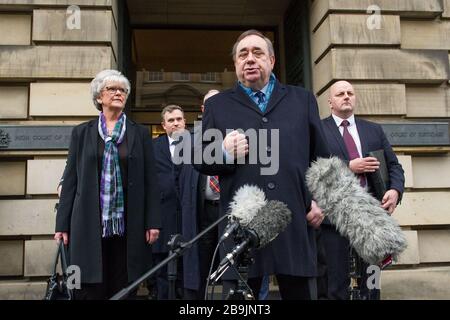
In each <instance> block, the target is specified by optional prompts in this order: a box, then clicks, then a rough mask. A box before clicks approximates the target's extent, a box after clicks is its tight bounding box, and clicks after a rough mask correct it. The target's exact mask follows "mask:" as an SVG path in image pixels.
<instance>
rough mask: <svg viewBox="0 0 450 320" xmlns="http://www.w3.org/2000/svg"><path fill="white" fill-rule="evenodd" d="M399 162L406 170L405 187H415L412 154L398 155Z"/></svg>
mask: <svg viewBox="0 0 450 320" xmlns="http://www.w3.org/2000/svg"><path fill="white" fill-rule="evenodd" d="M397 158H398V162H399V163H400V164H401V165H402V168H403V171H405V188H413V187H414V174H413V170H412V158H411V156H401V155H397Z"/></svg>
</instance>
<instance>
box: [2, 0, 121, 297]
mask: <svg viewBox="0 0 450 320" xmlns="http://www.w3.org/2000/svg"><path fill="white" fill-rule="evenodd" d="M75 4H76V5H78V6H79V8H80V11H79V13H80V14H79V18H80V20H79V25H78V21H77V20H76V19H77V18H76V17H75V16H74V14H75V13H74V11H70V12H68V10H67V9H68V7H69V6H70V5H75ZM75 9H76V8H75ZM0 30H2V37H1V39H0V95H1V96H2V98H3V99H2V102H1V103H0V125H23V126H27V125H44V126H45V125H64V124H72V125H74V124H78V123H80V122H82V121H86V120H88V119H90V118H92V117H94V116H96V115H97V114H98V112H97V110H96V109H95V108H94V106H93V104H92V101H91V98H90V96H89V82H90V81H91V79H92V78H93V77H94V76H95V74H96V73H97V72H99V71H100V70H102V69H109V68H117V61H118V21H117V0H81V1H80V0H77V1H72V0H63V1H61V0H27V1H23V0H0ZM66 154H67V151H47V150H42V151H36V150H35V151H33V150H30V151H27V150H24V151H8V150H0V255H1V256H2V259H1V261H0V299H42V297H43V294H44V291H45V287H46V282H45V280H46V277H48V275H49V274H50V272H51V269H52V266H51V263H52V260H53V259H54V253H55V250H56V244H55V242H54V240H53V233H54V225H55V212H54V206H55V203H56V202H57V196H56V186H57V183H58V181H59V178H60V176H61V174H62V172H63V169H64V165H65V158H66Z"/></svg>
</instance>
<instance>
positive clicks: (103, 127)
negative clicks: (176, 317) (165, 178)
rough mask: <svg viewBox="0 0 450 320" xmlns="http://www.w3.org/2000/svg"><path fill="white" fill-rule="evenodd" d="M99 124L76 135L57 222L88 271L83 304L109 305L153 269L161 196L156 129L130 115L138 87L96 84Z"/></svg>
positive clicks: (116, 80) (111, 78)
mask: <svg viewBox="0 0 450 320" xmlns="http://www.w3.org/2000/svg"><path fill="white" fill-rule="evenodd" d="M91 93H92V100H93V102H94V105H95V107H96V108H97V109H98V110H99V111H100V114H99V116H98V118H97V119H95V120H91V121H89V122H85V123H82V124H80V125H78V126H76V127H75V128H74V129H73V131H72V138H71V142H70V147H69V154H68V158H67V164H66V169H65V171H64V179H63V181H62V193H61V198H60V202H59V208H58V213H57V215H56V230H55V231H56V233H55V239H56V240H57V241H61V240H62V241H64V244H66V245H68V252H69V260H70V264H71V265H76V266H78V267H79V268H80V271H81V288H80V289H77V290H75V299H107V298H110V297H111V296H112V295H114V294H115V293H116V292H118V291H119V290H120V289H122V288H123V287H125V286H127V284H128V283H130V282H132V281H134V280H136V279H137V278H139V277H140V276H141V275H142V274H143V273H144V272H146V271H148V269H149V268H150V267H151V247H150V245H151V244H152V243H154V242H155V241H156V240H157V238H158V235H159V229H160V228H161V216H160V214H161V213H160V210H159V190H158V187H157V184H156V181H155V180H154V177H156V170H155V165H154V163H155V162H154V157H153V148H152V141H151V138H150V135H149V132H148V130H147V129H146V128H145V127H143V126H140V125H138V124H136V123H134V122H133V121H131V120H129V119H127V116H126V115H125V113H124V112H123V110H124V107H125V103H126V100H127V98H128V95H129V94H130V82H129V81H128V79H127V78H126V77H125V76H123V75H122V74H121V73H120V72H119V71H116V70H104V71H101V72H100V73H98V74H97V75H96V77H95V78H94V80H92V82H91Z"/></svg>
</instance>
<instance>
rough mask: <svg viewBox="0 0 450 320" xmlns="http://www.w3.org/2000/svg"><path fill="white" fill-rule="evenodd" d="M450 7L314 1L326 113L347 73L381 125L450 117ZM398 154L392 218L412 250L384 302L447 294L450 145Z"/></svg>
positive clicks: (387, 284) (385, 287) (319, 88)
mask: <svg viewBox="0 0 450 320" xmlns="http://www.w3.org/2000/svg"><path fill="white" fill-rule="evenodd" d="M371 5H377V6H378V7H379V8H380V9H381V11H380V12H379V13H380V15H378V16H376V13H375V12H374V11H369V12H367V10H368V8H369V6H371ZM371 9H372V10H373V9H376V8H371ZM449 13H450V1H449V0H444V1H439V0H398V1H391V0H314V1H313V2H312V5H311V15H310V18H311V19H310V21H311V24H310V28H311V52H312V60H313V61H312V68H313V77H314V79H313V82H314V93H315V94H316V95H317V97H318V103H319V109H320V114H321V116H322V117H325V116H328V115H329V114H330V110H329V107H328V103H327V99H328V88H329V86H330V85H331V84H332V83H333V82H334V81H336V80H340V79H345V80H349V81H350V82H352V83H353V84H354V87H355V90H356V91H357V94H358V99H359V104H358V106H357V109H356V114H358V115H360V116H363V117H366V118H369V119H371V120H374V121H378V122H383V121H391V122H392V121H394V122H408V121H417V122H429V121H436V120H437V121H443V122H448V118H449V116H450V113H449V110H450V99H449V97H450V95H449V93H450V89H449V79H450V73H449V50H450V32H449V31H450V20H449V18H450V16H449ZM374 14H375V15H374ZM395 150H396V152H397V155H398V156H399V159H400V162H401V163H402V165H403V168H404V169H405V173H406V188H407V189H406V193H405V194H404V197H403V200H402V203H401V205H399V206H398V207H397V210H396V212H395V214H394V217H395V218H396V219H397V220H398V221H399V223H400V224H401V226H402V228H403V229H404V231H405V233H406V235H407V238H408V242H409V247H408V249H407V250H406V251H405V252H404V254H403V255H402V257H401V259H400V261H398V263H397V264H396V265H395V266H394V267H391V268H390V269H389V271H384V272H383V276H382V281H381V288H382V298H384V299H448V298H450V250H449V243H450V242H449V240H450V227H449V226H450V179H449V177H450V157H449V154H448V152H449V148H448V147H442V146H429V147H426V148H423V147H408V148H400V147H398V148H395Z"/></svg>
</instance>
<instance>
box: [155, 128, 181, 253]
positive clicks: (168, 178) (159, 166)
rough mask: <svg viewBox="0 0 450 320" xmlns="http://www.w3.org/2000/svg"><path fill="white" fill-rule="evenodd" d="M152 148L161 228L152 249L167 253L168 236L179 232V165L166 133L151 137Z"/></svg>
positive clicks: (156, 251)
mask: <svg viewBox="0 0 450 320" xmlns="http://www.w3.org/2000/svg"><path fill="white" fill-rule="evenodd" d="M153 150H154V154H155V160H156V173H157V175H155V177H157V179H155V181H157V182H158V185H159V190H160V195H159V202H160V207H161V221H162V229H161V231H160V234H159V238H158V240H157V241H156V242H155V243H154V245H153V247H152V250H153V253H167V252H169V250H170V248H169V247H168V246H167V242H168V241H169V240H170V236H171V235H174V234H177V233H180V232H181V206H180V198H179V193H178V183H177V179H178V170H179V168H180V167H179V166H176V165H174V164H173V162H172V158H171V156H170V149H169V140H168V138H167V135H162V136H160V137H158V138H155V139H153Z"/></svg>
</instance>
